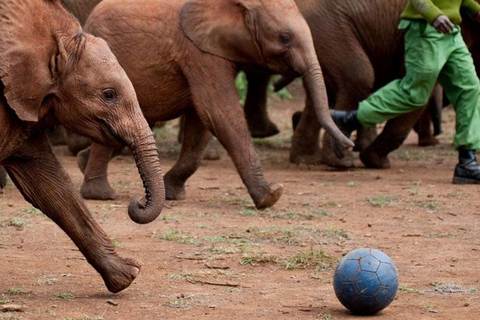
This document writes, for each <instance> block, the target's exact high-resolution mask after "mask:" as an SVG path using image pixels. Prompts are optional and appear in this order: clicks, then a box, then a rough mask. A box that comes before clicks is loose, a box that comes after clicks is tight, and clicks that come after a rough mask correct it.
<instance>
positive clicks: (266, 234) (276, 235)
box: [246, 227, 300, 246]
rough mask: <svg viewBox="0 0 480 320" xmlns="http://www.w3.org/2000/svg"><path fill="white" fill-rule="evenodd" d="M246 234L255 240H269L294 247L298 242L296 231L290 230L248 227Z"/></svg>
mask: <svg viewBox="0 0 480 320" xmlns="http://www.w3.org/2000/svg"><path fill="white" fill-rule="evenodd" d="M246 232H247V233H248V234H249V236H251V237H253V238H255V239H256V240H269V241H273V242H280V243H283V244H286V245H289V246H296V245H298V244H299V242H300V241H299V239H298V236H297V233H298V231H297V230H295V229H292V228H278V227H270V228H267V229H260V228H258V227H250V228H248V229H247V230H246Z"/></svg>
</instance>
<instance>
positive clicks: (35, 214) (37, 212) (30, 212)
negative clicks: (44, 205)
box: [22, 207, 43, 216]
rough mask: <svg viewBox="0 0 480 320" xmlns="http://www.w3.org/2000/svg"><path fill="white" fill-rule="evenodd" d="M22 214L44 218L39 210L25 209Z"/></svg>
mask: <svg viewBox="0 0 480 320" xmlns="http://www.w3.org/2000/svg"><path fill="white" fill-rule="evenodd" d="M22 212H25V213H28V214H33V215H34V216H42V215H43V213H42V211H40V210H38V209H37V208H34V207H30V208H23V209H22Z"/></svg>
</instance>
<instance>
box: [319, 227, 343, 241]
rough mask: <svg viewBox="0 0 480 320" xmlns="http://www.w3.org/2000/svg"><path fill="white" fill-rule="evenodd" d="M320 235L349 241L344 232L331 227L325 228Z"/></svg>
mask: <svg viewBox="0 0 480 320" xmlns="http://www.w3.org/2000/svg"><path fill="white" fill-rule="evenodd" d="M320 234H322V235H323V236H327V237H330V238H343V239H349V237H350V236H349V234H348V232H347V231H345V230H341V229H336V228H333V227H326V228H325V229H323V230H321V231H320Z"/></svg>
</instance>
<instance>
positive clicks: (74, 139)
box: [65, 130, 92, 156]
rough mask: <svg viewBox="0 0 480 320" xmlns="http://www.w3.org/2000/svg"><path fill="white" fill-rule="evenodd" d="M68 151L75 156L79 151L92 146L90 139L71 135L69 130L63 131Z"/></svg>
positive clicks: (74, 134) (75, 134)
mask: <svg viewBox="0 0 480 320" xmlns="http://www.w3.org/2000/svg"><path fill="white" fill-rule="evenodd" d="M65 136H66V140H67V147H68V151H70V153H71V154H72V155H74V156H76V155H77V154H78V153H79V152H80V151H82V150H84V149H86V148H88V147H89V146H90V145H91V144H92V140H90V138H87V137H84V136H81V135H79V134H77V133H73V132H71V131H70V130H65Z"/></svg>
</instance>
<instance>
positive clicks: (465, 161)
mask: <svg viewBox="0 0 480 320" xmlns="http://www.w3.org/2000/svg"><path fill="white" fill-rule="evenodd" d="M453 183H454V184H480V166H479V165H478V162H477V157H476V156H475V150H466V149H463V148H459V149H458V164H457V165H456V166H455V173H454V175H453Z"/></svg>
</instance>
